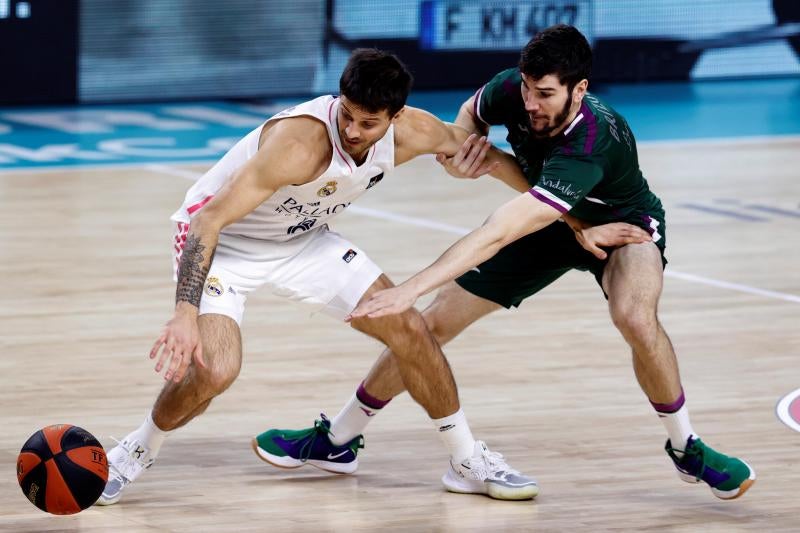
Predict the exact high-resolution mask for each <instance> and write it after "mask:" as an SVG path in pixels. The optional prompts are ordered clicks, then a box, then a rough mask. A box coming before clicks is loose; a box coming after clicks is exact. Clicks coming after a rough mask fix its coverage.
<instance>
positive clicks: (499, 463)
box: [481, 443, 519, 474]
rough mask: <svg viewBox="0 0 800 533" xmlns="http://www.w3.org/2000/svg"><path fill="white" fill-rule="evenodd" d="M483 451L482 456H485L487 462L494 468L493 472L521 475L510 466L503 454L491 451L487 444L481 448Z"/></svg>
mask: <svg viewBox="0 0 800 533" xmlns="http://www.w3.org/2000/svg"><path fill="white" fill-rule="evenodd" d="M481 444H483V443H481ZM481 450H482V451H481V455H483V457H484V458H485V460H486V462H487V463H488V464H489V465H490V466H491V467H492V469H493V470H504V471H505V472H507V473H509V474H519V472H518V471H516V470H514V469H513V468H511V467H510V466H508V463H507V462H506V460H505V459H504V458H503V454H501V453H500V452H493V451H490V450H489V448H487V447H486V445H485V444H483V445H482V446H481Z"/></svg>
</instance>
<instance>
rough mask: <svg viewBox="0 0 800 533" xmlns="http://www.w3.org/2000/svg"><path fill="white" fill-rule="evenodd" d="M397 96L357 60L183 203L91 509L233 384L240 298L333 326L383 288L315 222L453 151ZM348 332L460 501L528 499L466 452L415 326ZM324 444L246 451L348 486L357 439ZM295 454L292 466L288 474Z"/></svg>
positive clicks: (396, 68) (452, 407)
mask: <svg viewBox="0 0 800 533" xmlns="http://www.w3.org/2000/svg"><path fill="white" fill-rule="evenodd" d="M410 86H411V75H410V74H409V72H408V71H407V70H406V69H405V67H404V66H403V65H402V64H401V63H400V61H399V60H398V59H397V58H396V57H394V56H393V55H390V54H386V53H383V52H380V51H378V50H365V49H362V50H357V51H355V52H354V53H353V55H352V56H351V58H350V60H349V62H348V64H347V67H346V68H345V70H344V73H343V74H342V77H341V80H340V91H341V96H340V97H333V96H323V97H320V98H317V99H314V100H311V101H309V102H306V103H304V104H301V105H298V106H296V107H293V108H289V109H287V110H285V111H283V112H281V113H278V114H277V115H275V116H274V117H272V118H271V119H269V120H267V121H266V122H265V123H264V124H263V125H262V126H260V127H258V128H256V129H255V130H253V131H252V132H251V133H250V134H248V135H247V136H246V137H244V138H243V139H242V140H240V141H239V142H238V143H237V144H236V145H235V146H234V147H233V148H231V150H230V151H229V152H228V153H227V154H226V155H225V156H224V157H223V158H222V159H221V160H220V161H219V162H218V163H217V164H216V165H214V166H213V167H212V168H211V169H210V170H209V171H208V172H207V173H206V174H205V175H204V176H203V177H202V178H201V179H200V180H199V181H198V182H197V183H195V185H194V186H192V187H191V189H190V190H189V192H188V193H187V195H186V200H185V201H184V204H183V205H182V206H181V208H180V209H179V210H178V211H177V212H176V213H175V214H174V215H173V216H172V220H173V221H174V222H175V223H176V227H177V231H176V235H175V240H174V243H173V244H174V257H175V267H176V281H177V290H176V306H175V312H174V316H173V317H172V319H170V320H169V322H167V324H166V326H165V327H164V330H163V332H162V333H161V335H160V336H159V337H158V340H157V341H156V342H155V344H154V346H153V348H152V350H151V352H150V358H151V359H155V360H156V365H155V369H156V371H157V372H160V371H162V370H163V371H164V377H165V379H166V384H165V386H164V388H163V390H162V391H161V393H160V394H159V396H158V398H157V399H156V401H155V404H154V405H153V407H152V410H151V412H150V413H149V414H148V416H147V418H146V420H145V421H144V423H143V424H142V425H141V426H140V427H139V428H138V429H136V430H135V431H133V432H132V433H130V434H129V435H127V436H126V437H125V438H124V439H123V440H122V441H121V442H119V444H118V445H117V446H116V447H114V448H113V449H112V450H110V452H109V453H108V461H109V466H110V472H109V480H108V483H107V485H106V488H105V490H104V492H103V494H102V496H101V497H100V500H99V501H98V503H99V504H101V505H108V504H113V503H116V502H117V501H118V500H119V499H120V497H121V495H122V492H123V490H124V489H125V488H126V487H127V486H128V485H129V484H130V483H131V482H132V481H134V480H135V479H136V478H137V477H138V476H139V475H140V474H141V473H142V472H143V471H144V470H145V469H146V468H149V467H150V466H151V465H152V464H153V461H154V460H155V458H156V456H157V455H158V452H159V449H160V448H161V445H162V443H163V441H164V439H165V437H166V436H167V434H168V433H170V432H171V431H173V430H175V429H177V428H179V427H181V426H183V425H184V424H186V423H187V422H189V421H190V420H191V419H193V418H195V417H196V416H198V415H200V414H201V413H203V411H205V409H206V408H207V407H208V405H209V403H210V402H211V400H212V399H213V398H214V397H215V396H217V395H219V394H220V393H222V392H223V391H225V390H226V389H227V388H228V387H229V386H230V385H231V383H233V381H234V380H235V379H236V377H237V375H238V373H239V369H240V366H241V361H242V342H241V336H240V329H239V325H240V323H241V321H242V317H243V314H244V308H245V301H246V299H247V296H248V295H249V294H250V293H251V292H252V291H254V290H255V289H257V288H258V287H260V286H262V285H267V286H268V287H269V288H270V289H271V290H272V291H273V292H274V293H275V294H278V295H281V296H285V297H287V298H289V299H291V300H297V301H302V302H307V303H309V304H311V305H313V306H315V307H317V308H318V309H321V310H322V311H324V312H325V313H327V314H329V315H332V316H333V317H336V318H339V319H342V318H343V317H345V316H346V315H347V314H348V313H350V312H351V311H352V310H353V309H354V308H355V306H356V305H357V304H358V303H359V302H360V301H361V300H364V299H368V298H369V297H370V296H371V295H372V294H374V293H375V292H377V291H379V290H381V289H385V288H388V287H391V286H392V283H391V281H389V279H388V278H387V277H386V276H385V275H384V274H382V273H381V270H380V269H379V268H378V267H377V266H376V265H375V264H374V263H373V262H372V261H371V260H370V259H369V257H367V255H366V254H365V253H364V252H363V251H362V250H361V249H360V248H358V247H357V246H356V245H354V244H352V243H350V242H349V241H347V240H346V239H345V238H343V237H342V236H340V235H338V234H337V233H334V232H332V231H330V230H329V229H328V226H327V225H326V222H327V221H328V220H330V219H331V218H333V217H334V216H335V215H337V214H339V213H341V212H343V211H344V210H345V209H346V208H347V206H349V205H350V203H351V202H352V201H354V200H355V199H356V198H358V197H359V196H361V194H363V193H364V192H365V191H366V190H367V189H369V188H371V187H373V186H374V185H376V184H377V183H378V182H380V181H381V179H382V178H383V176H384V175H385V174H386V173H387V172H389V171H391V170H392V169H393V168H394V167H395V166H396V165H399V164H402V163H404V162H406V161H409V160H411V159H413V158H414V157H416V156H418V155H421V154H436V153H442V154H447V155H454V154H455V153H456V152H457V151H458V149H459V148H460V147H461V146H462V143H463V142H464V140H465V139H466V138H467V136H468V135H467V132H466V131H465V130H463V129H460V128H459V127H457V126H454V125H448V124H444V123H442V122H441V121H439V120H438V119H436V118H435V117H433V116H432V115H430V114H429V113H427V112H425V111H422V110H420V109H414V108H411V107H405V102H406V98H407V95H408V92H409V89H410ZM486 148H487V149H488V144H487V145H486ZM488 158H489V159H488V160H489V161H491V165H492V169H493V174H494V175H495V176H497V177H499V178H501V179H504V180H507V181H509V182H513V181H514V180H521V183H520V184H519V186H520V187H526V185H525V184H524V178H523V177H522V175H521V174H519V173H518V171H517V170H516V165H515V164H513V160H511V159H510V156H508V155H506V154H503V153H501V152H499V151H497V150H494V149H492V151H491V152H490V153H489V155H488ZM505 158H508V161H511V162H512V163H511V164H505V163H506V162H508V161H506V160H505ZM351 325H352V327H354V328H356V329H357V330H359V331H362V332H364V333H366V334H367V335H370V336H372V337H375V338H376V339H378V340H380V341H381V342H383V343H384V344H385V345H386V346H387V347H389V348H390V349H391V350H392V351H393V353H394V354H396V358H397V363H398V367H399V370H400V373H401V375H402V379H403V382H404V384H405V386H406V387H407V389H408V391H409V392H410V393H411V396H412V397H413V398H414V399H415V400H416V401H417V402H418V403H420V404H421V405H422V407H423V408H424V409H425V410H426V411H427V413H428V415H429V416H430V417H431V419H433V423H434V426H435V427H436V428H437V429H438V431H437V433H438V434H439V435H440V436H441V438H442V441H443V442H444V444H445V446H446V447H447V450H448V452H449V453H450V456H451V467H450V468H451V469H453V472H452V473H451V475H453V476H455V477H459V478H465V479H469V480H470V482H471V484H470V485H468V491H469V492H481V493H488V494H489V495H490V496H492V497H495V498H501V499H528V498H532V497H534V496H535V495H536V494H537V492H538V488H537V486H536V482H535V481H534V480H533V479H531V478H529V477H527V476H524V475H522V474H520V473H519V472H517V471H515V470H513V469H512V468H510V467H509V466H508V465H507V464H506V463H505V461H504V460H503V459H502V456H501V455H500V454H498V453H494V452H490V451H489V450H488V449H487V448H486V445H485V444H484V443H482V442H480V441H477V442H476V441H475V440H474V439H473V437H472V434H471V432H470V429H469V426H468V424H467V421H466V419H465V417H464V414H463V413H462V411H461V409H460V408H459V400H458V394H457V391H456V385H455V382H454V380H453V376H452V374H451V372H450V368H449V366H448V364H447V361H446V359H445V357H444V355H443V354H442V352H441V349H440V348H439V346H438V344H437V343H436V341H435V340H434V339H433V337H432V336H431V334H430V332H429V331H428V329H427V327H426V326H425V323H424V321H423V319H422V317H421V315H420V314H419V312H417V311H415V310H410V311H408V312H406V313H403V314H401V315H398V316H392V317H388V318H385V319H378V320H373V319H363V320H354V321H352V323H351ZM329 428H330V422H329V421H328V420H327V419H325V418H324V417H323V419H322V420H320V421H318V422H317V423H316V424H315V427H314V429H313V430H312V432H311V433H310V434H309V433H308V432H306V433H307V434H305V435H302V436H298V435H285V439H282V440H280V439H279V445H276V446H275V447H274V448H273V449H262V448H261V447H259V446H258V443H257V442H256V443H254V444H255V448H256V451H257V452H258V453H259V455H260V456H261V457H262V458H263V459H265V460H268V461H270V462H273V463H275V464H282V463H283V464H282V465H283V466H300V465H302V464H305V463H308V464H314V465H315V466H319V467H321V468H324V469H327V470H331V471H338V472H348V471H353V470H355V467H356V466H357V463H356V462H355V461H354V459H355V455H356V453H357V451H358V449H359V448H360V447H363V444H362V442H363V441H362V438H361V437H357V438H355V439H352V440H351V441H349V442H338V441H336V438H335V435H328V433H330V429H329ZM319 437H324V438H319ZM300 448H302V449H303V450H304V452H303V453H304V454H305V455H304V456H303V457H302V458H301V460H296V461H295V460H294V459H292V456H293V455H294V456H297V455H298V453H300Z"/></svg>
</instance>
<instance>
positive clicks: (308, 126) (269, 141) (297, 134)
mask: <svg viewBox="0 0 800 533" xmlns="http://www.w3.org/2000/svg"><path fill="white" fill-rule="evenodd" d="M330 144H331V141H330V136H329V135H328V128H327V126H326V125H325V123H324V122H323V121H322V120H320V119H318V118H315V117H313V116H310V115H296V116H290V117H286V118H282V119H280V120H277V121H275V122H268V123H267V124H265V125H264V130H263V132H262V134H261V142H260V143H259V146H260V147H263V146H265V145H271V146H281V147H285V148H289V147H292V148H295V149H302V148H308V149H318V148H320V147H323V146H330Z"/></svg>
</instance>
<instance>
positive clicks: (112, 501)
mask: <svg viewBox="0 0 800 533" xmlns="http://www.w3.org/2000/svg"><path fill="white" fill-rule="evenodd" d="M120 498H122V494H120V495H118V496H117V497H115V498H108V499H103V496H102V495H100V497H99V498H97V501H96V502H94V503H93V504H92V505H100V506H106V505H114V504H115V503H117V502H118V501H119V500H120Z"/></svg>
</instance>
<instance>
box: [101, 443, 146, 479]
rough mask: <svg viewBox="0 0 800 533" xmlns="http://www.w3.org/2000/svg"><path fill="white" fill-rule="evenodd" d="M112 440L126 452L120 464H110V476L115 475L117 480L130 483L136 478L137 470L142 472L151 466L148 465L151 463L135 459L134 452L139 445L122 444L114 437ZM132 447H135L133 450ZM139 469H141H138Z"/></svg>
mask: <svg viewBox="0 0 800 533" xmlns="http://www.w3.org/2000/svg"><path fill="white" fill-rule="evenodd" d="M111 440H113V441H114V442H116V443H117V445H118V446H119V447H120V448H122V449H123V450H125V455H124V456H123V457H122V461H121V463H120V464H114V463H111V462H109V463H108V467H109V468H108V471H109V475H113V476H114V478H115V479H117V480H119V481H122V482H123V483H128V482H130V480H131V479H132V478H134V477H135V476H136V474H137V470H139V471H141V470H144V469H145V468H147V467H148V466H150V464H148V463H150V461H144V460H142V459H137V458H136V457H134V451H135V450H136V446H137V445H138V443H137V442H130V443H126V442H125V441H122V442H120V441H118V440H117V439H115V438H114V437H111ZM131 445H133V447H132V448H131ZM137 467H139V468H138V469H137Z"/></svg>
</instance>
